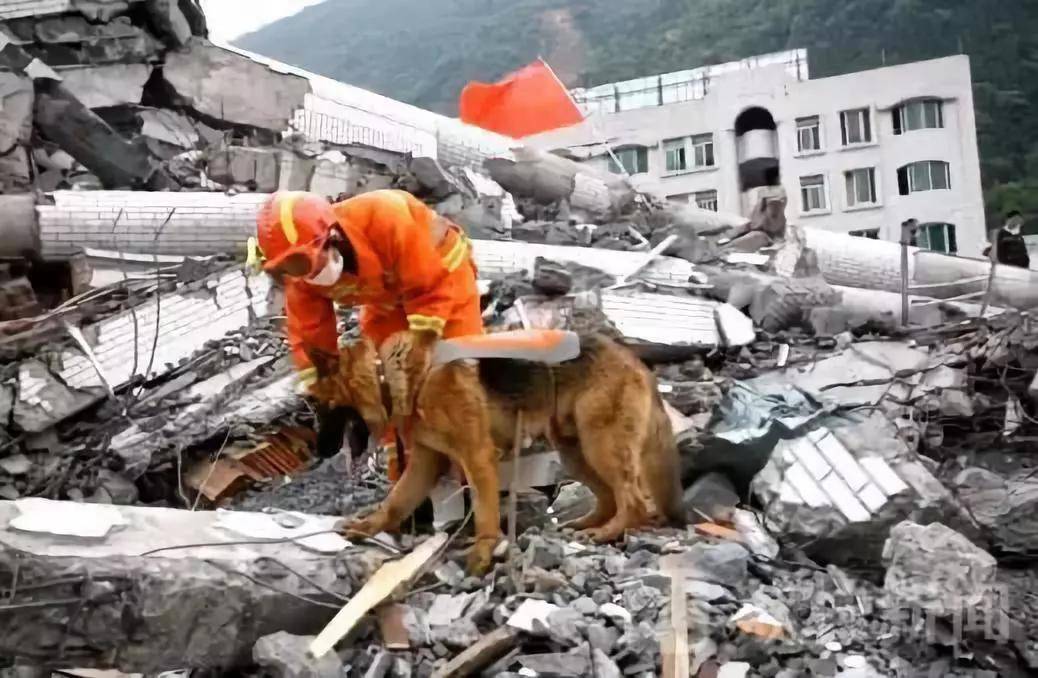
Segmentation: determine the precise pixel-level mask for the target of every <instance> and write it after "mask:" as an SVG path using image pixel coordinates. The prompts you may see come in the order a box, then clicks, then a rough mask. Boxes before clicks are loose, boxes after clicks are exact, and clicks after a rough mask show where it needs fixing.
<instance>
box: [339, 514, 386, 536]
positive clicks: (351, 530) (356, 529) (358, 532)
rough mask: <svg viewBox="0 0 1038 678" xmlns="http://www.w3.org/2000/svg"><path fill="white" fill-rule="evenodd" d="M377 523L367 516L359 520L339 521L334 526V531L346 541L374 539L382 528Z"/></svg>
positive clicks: (377, 521) (376, 520) (374, 519)
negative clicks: (350, 539) (364, 538)
mask: <svg viewBox="0 0 1038 678" xmlns="http://www.w3.org/2000/svg"><path fill="white" fill-rule="evenodd" d="M379 522H380V521H379V520H378V519H377V518H376V517H374V516H368V517H367V518H361V519H360V520H340V521H339V522H338V523H337V524H336V526H335V531H336V532H338V533H339V534H341V535H342V536H344V537H346V538H347V539H348V538H350V537H374V536H375V535H376V534H378V533H379V532H382V526H381V525H380V524H379Z"/></svg>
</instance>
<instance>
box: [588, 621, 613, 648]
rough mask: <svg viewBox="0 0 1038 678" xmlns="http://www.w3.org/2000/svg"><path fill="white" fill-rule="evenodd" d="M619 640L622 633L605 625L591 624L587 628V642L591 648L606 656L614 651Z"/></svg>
mask: <svg viewBox="0 0 1038 678" xmlns="http://www.w3.org/2000/svg"><path fill="white" fill-rule="evenodd" d="M619 639H620V632H619V631H617V630H616V629H614V628H610V627H607V626H605V625H604V624H589V625H588V627H587V640H588V642H589V643H590V644H591V647H593V648H595V649H596V650H601V651H602V652H605V653H606V654H609V653H611V652H612V651H613V649H614V648H615V647H616V641H618V640H619Z"/></svg>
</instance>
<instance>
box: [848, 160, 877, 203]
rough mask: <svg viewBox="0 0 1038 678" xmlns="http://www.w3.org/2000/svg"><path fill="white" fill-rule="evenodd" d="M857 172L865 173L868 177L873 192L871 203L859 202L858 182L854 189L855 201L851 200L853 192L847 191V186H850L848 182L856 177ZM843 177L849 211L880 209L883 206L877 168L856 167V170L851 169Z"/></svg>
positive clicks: (854, 184)
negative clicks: (852, 177)
mask: <svg viewBox="0 0 1038 678" xmlns="http://www.w3.org/2000/svg"><path fill="white" fill-rule="evenodd" d="M857 172H865V173H866V176H867V177H868V181H869V188H870V189H871V192H872V201H871V202H866V201H859V200H858V182H857V181H856V180H855V181H854V182H853V187H854V191H853V198H854V200H853V202H852V200H851V197H852V195H851V191H848V190H847V185H848V182H849V181H850V180H851V176H852V175H854V174H855V173H857ZM843 176H844V193H845V195H844V199H845V201H846V205H847V209H849V210H855V209H866V208H869V207H878V206H879V205H881V204H882V203H881V202H880V196H879V180H878V178H877V172H876V168H875V166H872V167H854V168H851V169H849V170H844V172H843Z"/></svg>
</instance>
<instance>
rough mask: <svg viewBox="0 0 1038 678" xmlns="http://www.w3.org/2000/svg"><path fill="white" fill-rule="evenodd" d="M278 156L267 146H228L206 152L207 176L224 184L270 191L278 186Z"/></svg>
mask: <svg viewBox="0 0 1038 678" xmlns="http://www.w3.org/2000/svg"><path fill="white" fill-rule="evenodd" d="M279 169H280V157H279V155H278V152H277V151H274V150H272V149H269V148H244V147H241V146H231V147H227V148H223V149H220V150H217V151H211V152H210V153H209V163H208V165H207V170H208V175H209V178H210V179H212V180H213V181H217V182H219V183H221V184H225V185H227V186H238V185H240V186H247V187H248V188H249V189H250V190H255V191H260V192H263V193H271V192H273V191H276V190H277V188H278V171H279Z"/></svg>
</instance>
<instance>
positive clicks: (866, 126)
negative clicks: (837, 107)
mask: <svg viewBox="0 0 1038 678" xmlns="http://www.w3.org/2000/svg"><path fill="white" fill-rule="evenodd" d="M852 114H854V115H859V116H860V117H859V121H860V122H861V123H862V124H861V130H860V131H861V132H862V133H863V134H862V137H863V138H862V140H861V141H851V140H850V134H849V133H848V132H849V127H848V125H847V119H848V116H850V115H852ZM865 132H867V134H865ZM840 140H841V141H842V142H843V146H844V148H855V147H857V146H869V145H871V144H874V143H876V130H875V125H873V124H872V108H871V107H869V106H863V107H860V108H848V109H845V110H842V111H840Z"/></svg>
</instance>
